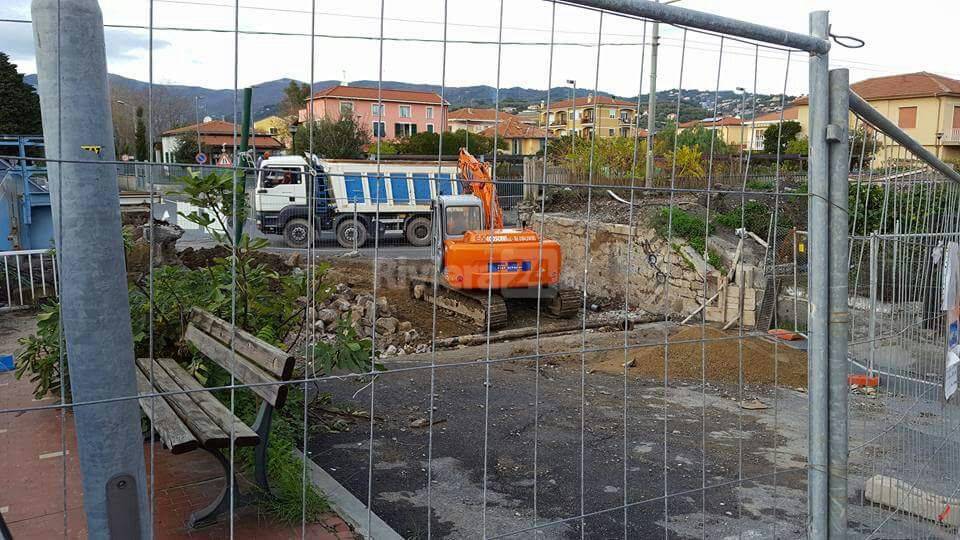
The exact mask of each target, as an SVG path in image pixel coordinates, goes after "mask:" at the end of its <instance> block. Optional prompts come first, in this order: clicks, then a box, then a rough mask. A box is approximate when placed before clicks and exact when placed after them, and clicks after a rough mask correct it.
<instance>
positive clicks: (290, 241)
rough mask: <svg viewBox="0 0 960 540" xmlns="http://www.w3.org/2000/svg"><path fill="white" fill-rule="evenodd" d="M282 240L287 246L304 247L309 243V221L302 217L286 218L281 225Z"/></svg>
mask: <svg viewBox="0 0 960 540" xmlns="http://www.w3.org/2000/svg"><path fill="white" fill-rule="evenodd" d="M283 240H284V242H286V243H287V246H288V247H292V248H297V249H304V248H306V247H307V245H308V244H309V243H310V222H308V221H307V220H306V219H304V218H293V219H290V220H287V223H286V224H285V225H284V226H283Z"/></svg>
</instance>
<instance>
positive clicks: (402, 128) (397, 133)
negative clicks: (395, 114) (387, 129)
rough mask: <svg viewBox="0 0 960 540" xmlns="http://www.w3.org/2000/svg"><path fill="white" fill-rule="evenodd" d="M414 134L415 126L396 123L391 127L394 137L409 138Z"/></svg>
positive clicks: (415, 132) (415, 131)
mask: <svg viewBox="0 0 960 540" xmlns="http://www.w3.org/2000/svg"><path fill="white" fill-rule="evenodd" d="M401 109H402V107H401ZM416 134H417V125H416V124H407V123H400V122H397V123H396V124H394V125H393V136H394V137H409V136H411V135H416Z"/></svg>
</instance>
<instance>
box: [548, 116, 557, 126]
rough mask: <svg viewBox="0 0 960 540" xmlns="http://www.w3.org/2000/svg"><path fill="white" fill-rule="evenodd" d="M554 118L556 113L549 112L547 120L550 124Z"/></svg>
mask: <svg viewBox="0 0 960 540" xmlns="http://www.w3.org/2000/svg"><path fill="white" fill-rule="evenodd" d="M554 118H556V115H555V114H554V113H550V120H549V122H550V123H551V124H552V123H553V121H554Z"/></svg>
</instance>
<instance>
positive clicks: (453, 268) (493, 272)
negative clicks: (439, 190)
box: [412, 149, 583, 329]
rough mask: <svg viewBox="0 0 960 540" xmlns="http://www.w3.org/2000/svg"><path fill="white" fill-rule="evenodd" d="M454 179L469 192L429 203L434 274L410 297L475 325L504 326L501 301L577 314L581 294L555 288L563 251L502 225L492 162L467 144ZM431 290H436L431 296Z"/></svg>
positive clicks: (417, 285) (423, 279) (564, 314)
mask: <svg viewBox="0 0 960 540" xmlns="http://www.w3.org/2000/svg"><path fill="white" fill-rule="evenodd" d="M457 168H458V173H459V174H458V176H459V180H460V182H461V183H462V184H463V186H464V187H465V188H466V189H464V190H463V191H466V190H467V189H468V190H469V191H470V193H472V195H441V196H439V197H437V199H436V202H435V203H434V204H435V207H434V224H435V225H436V226H435V227H434V238H435V241H436V242H437V261H436V262H437V265H438V267H437V272H436V275H437V276H438V277H439V280H438V282H437V283H436V287H434V283H433V276H428V277H421V278H417V279H415V280H414V282H413V286H412V292H413V296H414V297H415V298H417V299H419V300H425V301H427V302H434V303H436V305H437V306H438V307H441V308H443V309H445V310H448V311H451V312H454V313H457V314H459V315H462V316H465V317H467V318H469V319H471V320H472V321H474V322H475V323H476V324H477V325H478V326H481V327H487V325H489V328H490V329H497V328H500V327H503V326H504V325H506V323H507V318H508V312H507V303H506V301H505V299H525V300H530V301H536V299H537V297H538V295H539V297H540V299H541V306H542V307H543V308H544V309H545V310H546V311H547V312H549V313H550V314H552V315H554V316H557V317H571V316H573V315H575V314H576V313H577V311H578V308H579V307H580V305H581V304H582V301H583V300H582V296H581V294H580V292H579V291H577V290H574V289H563V288H561V287H560V270H561V265H562V263H563V254H562V253H561V250H560V244H558V243H557V242H556V241H554V240H546V239H543V240H541V238H540V235H539V234H537V232H536V231H534V230H532V229H506V228H504V226H503V210H502V208H501V207H500V202H499V200H498V198H497V188H496V185H495V184H494V182H493V177H492V175H491V174H490V165H489V164H488V163H483V162H480V161H479V160H477V159H476V158H475V157H473V156H472V155H470V153H469V152H467V151H466V150H465V149H461V150H460V156H459V162H458V167H457ZM434 289H436V295H434Z"/></svg>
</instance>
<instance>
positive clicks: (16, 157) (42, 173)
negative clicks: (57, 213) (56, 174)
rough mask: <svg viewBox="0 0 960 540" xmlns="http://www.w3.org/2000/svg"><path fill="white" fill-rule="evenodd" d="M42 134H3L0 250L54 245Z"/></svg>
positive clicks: (0, 180) (0, 151) (0, 168)
mask: <svg viewBox="0 0 960 540" xmlns="http://www.w3.org/2000/svg"><path fill="white" fill-rule="evenodd" d="M43 146H44V145H43V137H42V136H39V135H0V251H9V250H18V249H46V248H50V247H53V216H52V214H51V209H50V192H49V190H48V188H47V169H46V166H45V163H44V162H43V161H41V160H37V159H36V158H39V157H42V156H43V155H44V154H43Z"/></svg>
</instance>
